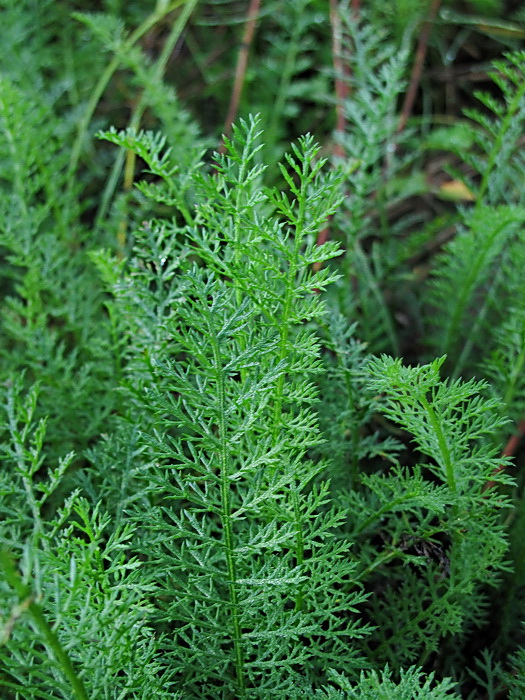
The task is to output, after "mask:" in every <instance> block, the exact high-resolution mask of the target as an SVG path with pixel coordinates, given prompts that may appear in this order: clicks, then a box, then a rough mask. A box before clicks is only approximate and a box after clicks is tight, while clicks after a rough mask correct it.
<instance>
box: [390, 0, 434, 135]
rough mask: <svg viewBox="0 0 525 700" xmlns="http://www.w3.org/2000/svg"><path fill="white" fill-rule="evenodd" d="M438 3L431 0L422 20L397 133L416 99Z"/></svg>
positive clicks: (406, 119) (402, 127) (401, 129)
mask: <svg viewBox="0 0 525 700" xmlns="http://www.w3.org/2000/svg"><path fill="white" fill-rule="evenodd" d="M440 5H441V0H432V2H431V5H430V8H429V10H428V14H427V18H426V19H425V21H424V22H423V27H422V28H421V33H420V35H419V41H418V45H417V51H416V55H415V58H414V65H413V66H412V74H411V76H410V83H409V85H408V90H407V92H406V95H405V100H404V102H403V107H402V108H401V115H400V118H399V124H398V125H397V132H398V133H400V132H401V131H403V129H404V128H405V126H406V125H407V122H408V119H409V117H410V115H411V113H412V109H413V107H414V102H415V101H416V95H417V91H418V88H419V82H420V80H421V74H422V73H423V66H424V64H425V58H426V55H427V50H428V38H429V36H430V28H431V26H432V22H433V21H434V19H435V18H436V15H437V12H438V10H439V6H440Z"/></svg>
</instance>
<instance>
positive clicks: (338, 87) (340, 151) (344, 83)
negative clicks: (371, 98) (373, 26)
mask: <svg viewBox="0 0 525 700" xmlns="http://www.w3.org/2000/svg"><path fill="white" fill-rule="evenodd" d="M352 9H353V10H354V11H357V10H358V9H359V0H353V2H352ZM330 26H331V28H332V60H333V64H334V73H335V79H334V90H335V98H336V100H335V135H336V144H335V146H334V148H333V153H334V156H336V157H338V158H344V156H345V152H344V148H343V145H342V139H343V136H344V134H345V131H346V116H345V100H346V99H347V97H348V93H349V88H348V76H349V72H350V71H349V67H348V65H347V64H346V63H345V62H344V61H343V30H342V26H341V17H340V16H339V12H338V3H337V0H330ZM331 219H332V217H330V218H329V220H328V223H327V225H326V226H325V228H324V229H322V231H319V233H318V235H317V245H323V243H326V241H327V240H328V237H329V235H330V220H331ZM320 267H321V263H314V265H313V269H314V270H319V269H320Z"/></svg>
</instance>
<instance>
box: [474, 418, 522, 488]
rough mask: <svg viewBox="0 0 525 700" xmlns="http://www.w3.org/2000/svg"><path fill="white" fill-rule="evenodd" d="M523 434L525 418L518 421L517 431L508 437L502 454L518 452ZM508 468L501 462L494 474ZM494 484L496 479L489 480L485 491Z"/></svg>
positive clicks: (511, 454)
mask: <svg viewBox="0 0 525 700" xmlns="http://www.w3.org/2000/svg"><path fill="white" fill-rule="evenodd" d="M523 436H525V418H524V419H523V420H522V421H520V422H519V423H518V429H517V431H516V432H515V433H514V434H513V435H511V436H510V438H509V439H508V441H507V444H506V445H505V447H504V449H503V452H502V453H501V456H502V457H513V456H514V455H515V454H516V450H517V449H518V446H519V444H520V442H521V439H522V438H523ZM506 468H507V465H506V464H501V465H500V466H499V467H497V469H495V470H494V476H496V475H497V474H499V473H500V472H502V471H504V470H505V469H506ZM494 486H497V482H496V481H487V483H486V484H485V486H484V487H483V492H485V491H487V490H488V489H492V488H494Z"/></svg>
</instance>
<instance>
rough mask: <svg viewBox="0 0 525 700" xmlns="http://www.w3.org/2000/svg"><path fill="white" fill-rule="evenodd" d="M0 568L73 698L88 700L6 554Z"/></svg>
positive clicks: (28, 590) (80, 680)
mask: <svg viewBox="0 0 525 700" xmlns="http://www.w3.org/2000/svg"><path fill="white" fill-rule="evenodd" d="M0 567H1V568H2V570H3V572H4V575H5V578H6V580H7V582H8V583H9V585H10V586H12V588H13V589H14V590H15V591H16V593H17V595H18V597H19V600H20V602H21V604H22V605H23V607H24V608H25V609H26V610H27V611H28V613H29V614H30V615H31V618H32V620H33V623H34V625H35V627H36V628H37V629H38V630H39V631H40V633H41V634H42V636H43V638H44V640H45V643H46V646H47V647H48V648H49V650H50V651H51V652H52V654H53V656H54V657H55V659H56V660H57V661H58V663H59V664H60V666H61V668H62V671H63V673H64V675H65V676H66V678H67V679H68V681H69V682H70V683H71V688H72V690H73V695H74V697H75V698H78V699H79V700H88V695H87V692H86V689H85V687H84V683H83V682H82V679H81V678H79V676H78V675H77V673H76V671H75V669H74V668H73V664H72V663H71V659H70V658H69V656H68V654H67V652H66V651H65V650H64V648H63V647H62V645H61V644H60V641H59V639H58V637H57V635H56V634H55V632H54V631H53V630H52V629H51V627H50V626H49V624H48V622H47V620H46V619H45V617H44V614H43V612H42V607H41V606H40V605H39V604H38V603H36V602H35V601H34V599H33V597H32V595H31V590H30V589H29V587H28V586H26V585H25V584H24V583H23V581H22V579H21V577H20V574H19V573H18V572H17V570H16V568H15V565H14V563H13V561H12V559H11V557H10V556H9V554H7V552H0Z"/></svg>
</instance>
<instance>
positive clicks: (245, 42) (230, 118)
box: [219, 0, 261, 153]
mask: <svg viewBox="0 0 525 700" xmlns="http://www.w3.org/2000/svg"><path fill="white" fill-rule="evenodd" d="M260 6H261V0H251V2H250V6H249V8H248V16H247V18H246V26H245V28H244V35H243V37H242V42H241V46H240V49H239V56H238V58H237V66H236V68H235V80H234V83H233V89H232V94H231V98H230V106H229V108H228V114H227V116H226V120H225V122H224V135H225V136H226V137H229V136H230V134H231V131H232V124H233V122H234V121H235V119H236V117H237V112H238V110H239V102H240V101H241V94H242V89H243V86H244V80H245V78H246V68H247V66H248V54H249V52H250V47H251V45H252V41H253V36H254V34H255V26H256V24H257V17H258V15H259V10H260ZM224 151H225V148H224V141H223V142H222V143H221V146H220V148H219V153H224Z"/></svg>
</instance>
